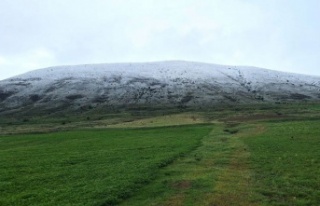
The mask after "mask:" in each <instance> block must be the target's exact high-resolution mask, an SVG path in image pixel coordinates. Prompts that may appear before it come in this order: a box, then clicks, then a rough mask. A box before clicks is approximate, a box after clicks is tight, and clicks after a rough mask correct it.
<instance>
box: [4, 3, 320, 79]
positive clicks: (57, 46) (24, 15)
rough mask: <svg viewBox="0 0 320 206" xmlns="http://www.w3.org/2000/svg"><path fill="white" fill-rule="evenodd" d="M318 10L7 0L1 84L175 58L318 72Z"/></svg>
mask: <svg viewBox="0 0 320 206" xmlns="http://www.w3.org/2000/svg"><path fill="white" fill-rule="evenodd" d="M319 10H320V1H317V0H309V1H302V0H297V1H291V0H282V1H277V0H268V1H264V0H256V1H249V0H203V1H193V0H175V1H172V0H171V1H169V0H162V1H158V0H91V1H86V0H79V1H77V2H75V1H73V0H55V1H51V0H50V1H39V0H30V1H28V2H26V1H24V0H10V1H9V0H3V1H1V2H0V13H1V18H0V31H1V34H0V54H1V58H2V60H0V75H1V76H0V79H1V78H2V77H4V76H9V75H14V74H18V73H21V72H22V71H26V70H28V69H36V68H39V67H46V66H51V65H65V64H82V63H102V62H137V61H139V62H144V61H161V60H172V59H181V60H189V61H203V62H209V63H218V64H234V65H238V64H240V65H252V66H259V67H265V68H270V69H276V70H283V71H291V72H298V73H309V74H318V75H320V70H319V68H318V65H319V64H320V58H319V56H320V40H319V38H318V37H319V36H320V25H319V24H318V21H317V20H318V19H320V13H319V12H318V11H319Z"/></svg>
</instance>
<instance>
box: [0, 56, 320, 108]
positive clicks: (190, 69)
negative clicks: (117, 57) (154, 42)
mask: <svg viewBox="0 0 320 206" xmlns="http://www.w3.org/2000/svg"><path fill="white" fill-rule="evenodd" d="M319 98H320V77H316V76H306V75H298V74H291V73H283V72H276V71H271V70H266V69H260V68H254V67H238V66H222V65H215V64H204V63H195V62H183V61H168V62H154V63H134V64H129V63H127V64H97V65H78V66H59V67H50V68H45V69H40V70H35V71H32V72H28V73H26V74H23V75H19V76H16V77H13V78H9V79H6V80H3V81H0V114H1V113H2V114H8V113H12V112H16V113H17V112H18V113H19V112H28V111H29V112H36V111H42V112H47V113H51V112H56V111H65V110H68V111H80V110H84V109H86V108H96V107H104V108H108V109H110V110H112V109H115V108H121V107H126V108H128V107H142V106H143V107H197V108H198V107H206V106H214V105H218V104H234V103H239V104H245V103H258V102H281V101H302V100H303V101H306V100H308V101H312V100H318V99H319Z"/></svg>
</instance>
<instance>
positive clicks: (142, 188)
mask: <svg viewBox="0 0 320 206" xmlns="http://www.w3.org/2000/svg"><path fill="white" fill-rule="evenodd" d="M319 108H320V106H319V105H318V104H310V105H285V106H281V105H280V106H279V105H277V106H275V107H266V106H263V107H240V108H239V107H237V108H229V109H225V108H223V109H216V110H208V111H202V112H191V111H188V112H184V113H179V112H176V113H171V114H165V115H154V116H152V115H150V116H143V117H141V116H137V117H135V116H133V115H127V116H125V115H124V116H121V117H119V116H115V117H114V118H101V119H98V118H96V119H94V120H87V119H84V120H79V121H75V120H73V121H72V122H68V121H66V120H63V121H66V122H68V123H67V124H61V123H60V122H59V121H60V120H59V121H57V120H54V121H51V122H50V121H49V120H46V121H44V122H43V123H41V121H40V120H37V121H32V120H31V121H29V122H24V123H21V122H20V123H10V124H9V123H8V122H6V121H4V120H3V121H2V123H1V124H0V132H1V133H0V134H1V135H0V205H97V206H98V205H101V206H102V205H137V206H138V205H139V206H140V205H168V206H169V205H208V206H209V205H210V206H212V205H219V206H221V205H222V206H224V205H225V206H227V205H244V206H245V205H319V202H320V192H319V191H320V178H319V177H320V170H319V168H320V161H319V159H320V150H319V146H320V129H319V125H320V109H319Z"/></svg>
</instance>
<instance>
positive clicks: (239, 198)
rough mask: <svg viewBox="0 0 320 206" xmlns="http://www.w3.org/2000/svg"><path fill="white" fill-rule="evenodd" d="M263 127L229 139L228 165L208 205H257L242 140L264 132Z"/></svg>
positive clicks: (247, 151)
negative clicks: (229, 154) (231, 150)
mask: <svg viewBox="0 0 320 206" xmlns="http://www.w3.org/2000/svg"><path fill="white" fill-rule="evenodd" d="M264 130H265V127H264V126H263V125H255V127H253V128H251V129H248V130H246V131H245V132H240V133H239V134H236V135H232V136H231V137H230V146H231V147H232V148H233V150H234V151H233V153H232V155H231V157H230V163H229V165H228V166H227V167H226V168H224V169H223V170H222V171H221V174H220V176H219V178H218V181H217V183H216V187H215V194H214V195H213V196H211V197H209V198H210V199H211V204H210V205H217V206H230V205H239V206H248V205H253V206H254V205H259V204H258V203H256V202H254V196H255V193H254V191H252V189H251V188H252V187H251V184H252V171H251V170H250V166H249V158H250V152H249V150H248V148H247V147H246V145H245V144H244V143H243V141H242V138H245V137H246V136H252V135H257V134H259V133H262V132H264Z"/></svg>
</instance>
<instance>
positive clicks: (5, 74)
mask: <svg viewBox="0 0 320 206" xmlns="http://www.w3.org/2000/svg"><path fill="white" fill-rule="evenodd" d="M54 64H56V61H55V56H54V54H53V53H52V52H50V51H49V50H47V49H45V48H37V49H33V50H30V51H27V52H25V53H23V54H17V55H10V56H1V55H0V79H5V78H9V77H11V76H14V75H17V74H21V73H25V72H27V71H30V70H33V69H38V68H42V67H49V66H52V65H54Z"/></svg>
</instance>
